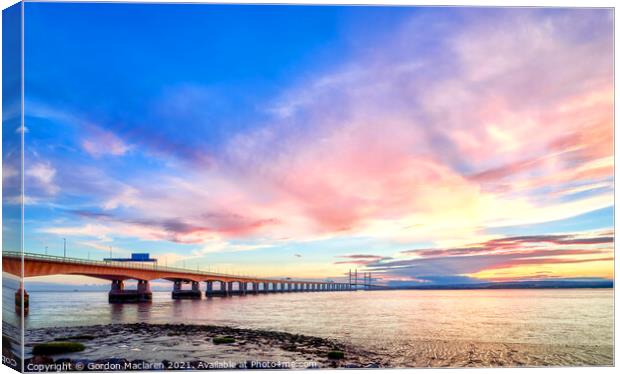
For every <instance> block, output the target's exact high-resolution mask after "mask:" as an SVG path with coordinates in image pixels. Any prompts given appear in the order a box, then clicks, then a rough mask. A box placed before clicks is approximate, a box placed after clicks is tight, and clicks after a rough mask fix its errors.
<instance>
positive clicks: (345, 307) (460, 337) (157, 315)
mask: <svg viewBox="0 0 620 374" xmlns="http://www.w3.org/2000/svg"><path fill="white" fill-rule="evenodd" d="M6 294H10V293H6ZM6 301H7V300H5V303H4V304H5V305H7V304H8V305H13V304H12V302H11V303H7V302H6ZM3 313H4V314H5V315H4V319H5V320H9V321H10V318H15V314H14V312H11V311H8V310H4V311H3ZM11 315H12V316H13V317H11ZM132 322H147V323H185V324H218V325H226V326H233V327H242V328H255V329H267V330H277V331H285V332H291V333H301V334H306V335H313V336H320V337H327V338H336V339H340V340H342V341H345V342H348V343H353V344H360V345H364V346H366V347H369V348H375V349H378V350H386V349H389V347H396V346H402V345H405V344H411V343H412V342H415V341H419V340H446V341H469V342H490V343H533V344H552V345H562V344H567V345H589V346H596V345H608V346H611V345H613V290H610V289H557V290H556V289H554V290H455V291H451V290H440V291H434V290H433V291H431V290H424V291H417V290H407V291H373V292H363V291H358V292H326V293H291V294H269V295H248V296H245V297H240V296H235V297H229V298H212V299H205V298H203V299H202V300H172V299H171V297H170V293H169V292H153V302H152V303H151V304H124V305H118V304H115V305H111V304H108V302H107V294H106V293H105V292H31V293H30V315H29V316H28V317H27V318H26V321H25V323H26V326H27V328H39V327H54V326H80V325H94V324H109V323H132Z"/></svg>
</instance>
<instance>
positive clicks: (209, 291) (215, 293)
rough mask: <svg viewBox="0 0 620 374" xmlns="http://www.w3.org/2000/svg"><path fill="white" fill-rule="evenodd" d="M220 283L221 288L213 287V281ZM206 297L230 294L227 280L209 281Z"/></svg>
mask: <svg viewBox="0 0 620 374" xmlns="http://www.w3.org/2000/svg"><path fill="white" fill-rule="evenodd" d="M214 282H218V283H219V290H214V289H213V283H214ZM205 296H206V297H214V296H228V291H227V290H226V282H224V281H219V280H215V281H207V290H206V291H205Z"/></svg>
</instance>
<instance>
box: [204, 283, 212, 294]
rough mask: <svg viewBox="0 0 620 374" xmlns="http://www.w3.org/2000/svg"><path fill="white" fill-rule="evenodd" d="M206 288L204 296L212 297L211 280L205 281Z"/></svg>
mask: <svg viewBox="0 0 620 374" xmlns="http://www.w3.org/2000/svg"><path fill="white" fill-rule="evenodd" d="M206 283H207V289H206V290H205V297H213V281H207V282H206Z"/></svg>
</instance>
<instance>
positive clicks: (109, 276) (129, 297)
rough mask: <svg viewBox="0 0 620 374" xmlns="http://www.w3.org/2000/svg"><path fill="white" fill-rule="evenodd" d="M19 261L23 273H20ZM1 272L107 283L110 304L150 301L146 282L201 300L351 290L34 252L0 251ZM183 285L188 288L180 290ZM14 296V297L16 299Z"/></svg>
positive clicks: (346, 285)
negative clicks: (131, 283)
mask: <svg viewBox="0 0 620 374" xmlns="http://www.w3.org/2000/svg"><path fill="white" fill-rule="evenodd" d="M22 258H23V273H22ZM2 269H3V271H4V272H7V273H10V274H13V275H15V276H17V277H23V278H30V277H38V276H45V275H57V274H67V275H84V276H88V277H93V278H99V279H105V280H109V281H110V282H111V287H110V292H109V293H108V301H109V302H110V303H125V302H145V301H150V300H151V299H152V297H153V294H152V292H151V288H150V281H152V280H155V279H165V280H168V281H170V282H173V290H172V298H173V299H200V298H202V291H201V289H200V284H201V283H203V282H204V283H205V284H206V288H205V296H206V297H214V296H232V295H247V294H264V293H275V292H311V291H313V292H318V291H348V290H353V289H354V288H353V286H352V284H350V283H342V282H332V281H309V280H295V279H291V278H282V279H274V278H261V277H253V276H239V275H233V274H224V273H214V272H205V271H199V270H189V269H182V268H176V267H168V266H160V265H158V264H157V263H153V264H150V263H132V262H107V261H97V260H84V259H79V258H71V257H60V256H48V255H41V254H36V253H23V255H22V253H21V252H2ZM126 280H136V281H137V282H138V283H137V288H136V289H126V288H125V283H124V282H125V281H126ZM184 285H189V288H188V289H184V288H183V286H184ZM22 291H23V294H24V308H27V297H28V295H27V293H26V292H25V290H21V289H20V290H19V291H18V292H17V293H16V296H15V297H16V305H17V303H18V300H17V298H19V304H20V305H21V295H22ZM18 294H19V295H18Z"/></svg>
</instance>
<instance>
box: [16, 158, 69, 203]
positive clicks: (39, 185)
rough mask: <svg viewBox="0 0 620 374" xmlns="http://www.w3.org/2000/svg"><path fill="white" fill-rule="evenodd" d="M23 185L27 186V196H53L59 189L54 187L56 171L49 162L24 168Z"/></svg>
mask: <svg viewBox="0 0 620 374" xmlns="http://www.w3.org/2000/svg"><path fill="white" fill-rule="evenodd" d="M24 169H25V171H24V178H26V181H25V183H26V184H27V185H28V187H29V188H28V190H27V193H28V195H30V194H33V195H34V196H36V195H37V194H38V193H43V194H46V195H55V194H56V193H58V192H59V190H60V188H59V187H58V185H56V181H55V177H56V169H55V168H54V167H53V166H52V165H51V164H50V163H49V162H35V163H33V164H27V165H26V166H25V167H24Z"/></svg>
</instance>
